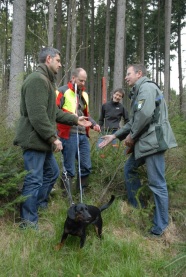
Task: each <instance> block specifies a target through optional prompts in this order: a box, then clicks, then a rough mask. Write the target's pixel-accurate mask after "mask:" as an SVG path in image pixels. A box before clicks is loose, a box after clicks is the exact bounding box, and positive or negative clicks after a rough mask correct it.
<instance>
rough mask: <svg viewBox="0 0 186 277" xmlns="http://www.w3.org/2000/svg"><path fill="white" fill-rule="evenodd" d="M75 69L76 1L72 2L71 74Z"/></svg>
mask: <svg viewBox="0 0 186 277" xmlns="http://www.w3.org/2000/svg"><path fill="white" fill-rule="evenodd" d="M75 68H76V0H72V34H71V72H72V71H73V70H74V69H75Z"/></svg>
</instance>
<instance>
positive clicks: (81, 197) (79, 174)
mask: <svg viewBox="0 0 186 277" xmlns="http://www.w3.org/2000/svg"><path fill="white" fill-rule="evenodd" d="M77 97H78V95H77V84H76V83H75V104H76V115H78V106H77V105H78V102H77ZM76 134H77V154H78V177H79V190H80V202H81V203H83V190H82V185H81V167H80V152H79V134H78V126H77V132H76Z"/></svg>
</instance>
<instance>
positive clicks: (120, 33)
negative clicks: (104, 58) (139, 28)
mask: <svg viewBox="0 0 186 277" xmlns="http://www.w3.org/2000/svg"><path fill="white" fill-rule="evenodd" d="M125 12H126V0H118V2H117V23H116V40H115V60H114V82H113V88H114V89H115V88H116V87H122V86H123V79H124V76H123V56H124V35H125Z"/></svg>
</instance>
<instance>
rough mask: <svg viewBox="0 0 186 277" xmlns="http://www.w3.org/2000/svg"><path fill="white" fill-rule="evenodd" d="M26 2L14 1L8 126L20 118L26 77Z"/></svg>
mask: <svg viewBox="0 0 186 277" xmlns="http://www.w3.org/2000/svg"><path fill="white" fill-rule="evenodd" d="M25 30H26V0H14V4H13V31H12V48H11V62H10V82H9V96H8V110H7V125H8V126H9V127H13V125H14V123H15V121H16V120H17V118H18V116H19V102H20V88H21V85H22V82H23V75H24V56H25Z"/></svg>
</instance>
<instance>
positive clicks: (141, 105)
mask: <svg viewBox="0 0 186 277" xmlns="http://www.w3.org/2000/svg"><path fill="white" fill-rule="evenodd" d="M144 103H145V99H142V100H139V101H138V104H137V107H138V111H139V110H141V109H142V107H143V105H144Z"/></svg>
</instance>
